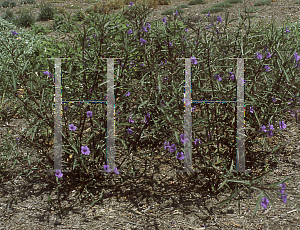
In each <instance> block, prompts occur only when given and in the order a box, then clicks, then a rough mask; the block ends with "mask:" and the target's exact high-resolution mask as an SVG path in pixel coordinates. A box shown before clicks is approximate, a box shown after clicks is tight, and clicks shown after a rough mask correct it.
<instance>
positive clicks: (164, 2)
mask: <svg viewBox="0 0 300 230" xmlns="http://www.w3.org/2000/svg"><path fill="white" fill-rule="evenodd" d="M170 4H171V0H158V5H170Z"/></svg>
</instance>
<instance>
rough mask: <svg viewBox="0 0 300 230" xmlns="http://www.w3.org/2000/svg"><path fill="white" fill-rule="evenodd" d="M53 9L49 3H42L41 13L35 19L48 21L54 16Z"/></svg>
mask: <svg viewBox="0 0 300 230" xmlns="http://www.w3.org/2000/svg"><path fill="white" fill-rule="evenodd" d="M54 14H55V12H54V9H53V8H52V7H51V6H50V5H49V4H47V5H42V7H41V13H40V14H39V16H38V18H37V20H38V21H48V20H52V19H53V18H54Z"/></svg>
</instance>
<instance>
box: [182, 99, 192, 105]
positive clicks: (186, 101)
mask: <svg viewBox="0 0 300 230" xmlns="http://www.w3.org/2000/svg"><path fill="white" fill-rule="evenodd" d="M184 101H185V103H186V105H190V104H191V102H190V101H189V100H188V99H182V102H184Z"/></svg>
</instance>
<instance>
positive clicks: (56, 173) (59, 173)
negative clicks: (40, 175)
mask: <svg viewBox="0 0 300 230" xmlns="http://www.w3.org/2000/svg"><path fill="white" fill-rule="evenodd" d="M63 175H64V174H62V173H61V170H60V169H56V170H55V176H57V177H58V178H60V177H62V176H63Z"/></svg>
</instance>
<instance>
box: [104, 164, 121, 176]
mask: <svg viewBox="0 0 300 230" xmlns="http://www.w3.org/2000/svg"><path fill="white" fill-rule="evenodd" d="M103 169H104V171H106V172H107V173H110V172H112V173H114V174H119V171H118V169H117V167H115V169H114V170H111V169H110V167H109V165H104V166H103Z"/></svg>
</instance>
